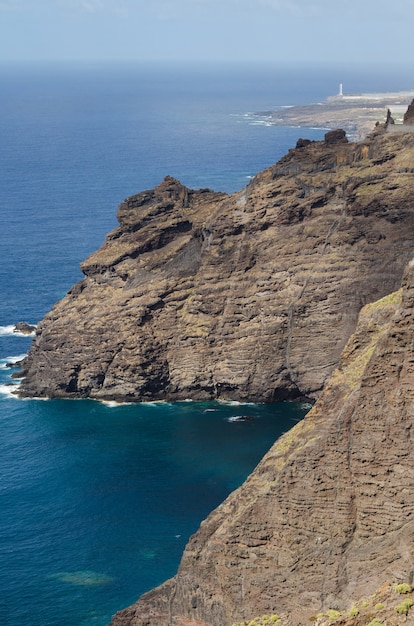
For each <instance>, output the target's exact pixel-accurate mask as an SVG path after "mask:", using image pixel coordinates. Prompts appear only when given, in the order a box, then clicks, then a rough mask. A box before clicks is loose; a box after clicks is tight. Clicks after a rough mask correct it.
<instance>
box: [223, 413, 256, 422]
mask: <svg viewBox="0 0 414 626" xmlns="http://www.w3.org/2000/svg"><path fill="white" fill-rule="evenodd" d="M226 419H227V421H228V422H251V421H252V419H253V416H252V415H232V416H231V417H227V418H226Z"/></svg>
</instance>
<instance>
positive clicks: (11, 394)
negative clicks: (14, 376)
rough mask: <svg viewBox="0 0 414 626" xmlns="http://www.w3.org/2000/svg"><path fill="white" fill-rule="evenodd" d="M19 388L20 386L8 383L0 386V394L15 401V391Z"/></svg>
mask: <svg viewBox="0 0 414 626" xmlns="http://www.w3.org/2000/svg"><path fill="white" fill-rule="evenodd" d="M19 387H20V384H19V383H18V384H15V383H9V384H8V385H0V394H2V395H3V396H7V397H8V398H15V399H17V398H18V396H17V395H16V391H17V390H18V388H19Z"/></svg>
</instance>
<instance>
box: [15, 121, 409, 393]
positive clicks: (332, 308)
mask: <svg viewBox="0 0 414 626" xmlns="http://www.w3.org/2000/svg"><path fill="white" fill-rule="evenodd" d="M330 136H331V133H328V134H327V140H326V141H322V142H311V143H308V144H307V143H306V142H301V144H300V147H299V148H297V149H292V150H290V151H289V153H288V154H287V155H286V156H285V157H283V158H282V159H281V160H280V161H279V162H278V163H276V164H275V165H273V166H272V167H269V168H268V169H266V170H265V171H264V172H262V173H261V174H259V175H257V176H256V177H255V178H254V179H253V180H252V181H251V182H250V183H249V185H248V186H247V187H246V188H245V189H242V190H241V191H240V192H237V193H234V194H232V195H227V194H224V193H215V192H212V191H209V190H206V189H202V190H199V191H193V190H190V189H187V188H186V187H184V186H183V185H181V184H180V183H179V182H178V181H176V180H174V179H172V178H169V177H167V178H166V179H165V180H164V181H163V182H162V183H161V184H160V185H159V186H158V187H156V188H155V189H154V190H151V191H146V192H143V193H140V194H138V195H136V196H132V197H130V198H128V199H127V200H125V202H123V203H122V204H121V205H120V207H119V211H118V219H119V227H118V228H117V229H116V230H114V231H113V232H111V233H110V234H109V235H108V237H107V238H106V241H105V243H104V244H103V246H102V247H101V248H100V249H99V250H98V251H97V252H95V253H94V254H92V255H91V256H90V257H89V258H88V259H86V260H85V261H84V262H83V263H82V265H81V267H82V270H83V272H84V274H85V278H84V280H83V281H81V282H80V283H78V284H77V285H75V286H74V287H73V288H72V289H71V290H70V291H69V293H68V294H67V295H66V297H65V298H64V299H63V300H62V301H61V302H59V303H58V304H56V305H55V306H54V308H53V309H52V310H51V312H50V313H49V314H48V315H46V317H45V318H44V320H43V321H42V322H41V323H40V324H39V326H38V329H37V333H36V338H35V340H34V342H33V345H32V348H31V350H30V353H29V355H28V357H27V358H26V359H25V361H24V363H23V367H22V372H21V374H20V375H22V376H23V377H24V379H23V382H22V384H21V387H20V393H21V395H23V396H51V397H73V398H84V397H93V398H99V399H107V400H109V399H115V400H129V401H139V400H154V399H168V400H179V399H185V398H192V399H198V400H204V399H210V398H225V399H238V400H246V399H248V400H256V401H273V400H281V399H286V398H290V399H294V398H300V397H310V398H315V397H316V396H317V395H318V393H319V392H320V390H321V389H322V387H323V385H324V383H325V382H326V380H327V379H328V377H329V375H330V374H331V372H332V370H333V368H334V367H335V365H336V364H337V362H338V359H339V356H340V354H341V350H342V348H343V346H344V345H345V343H346V341H347V339H348V337H349V336H350V334H351V332H352V331H353V330H354V328H355V324H356V320H357V317H358V312H359V310H360V308H361V307H362V306H363V305H364V304H366V303H367V302H370V301H373V300H376V299H377V298H379V297H381V296H382V295H384V294H386V293H389V292H390V291H392V290H394V289H396V288H397V287H398V285H399V283H400V280H401V276H402V272H403V268H404V266H405V265H406V263H407V262H408V260H409V258H410V255H411V254H412V249H413V246H414V209H413V203H412V184H413V178H412V176H413V173H412V168H410V167H407V163H411V164H412V163H413V162H414V137H413V135H412V134H411V133H408V132H407V133H398V134H395V135H393V134H386V133H385V132H382V133H380V132H379V133H376V134H373V135H372V136H370V137H369V138H368V139H367V140H365V141H364V142H362V143H358V144H352V143H346V142H345V141H344V139H345V138H344V134H343V131H338V133H336V134H335V133H334V134H333V135H332V137H333V138H336V139H335V141H334V142H333V143H332V142H331V141H330V139H329V137H330Z"/></svg>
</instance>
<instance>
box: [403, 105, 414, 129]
mask: <svg viewBox="0 0 414 626" xmlns="http://www.w3.org/2000/svg"><path fill="white" fill-rule="evenodd" d="M404 124H409V125H412V124H414V100H413V101H412V102H411V104H410V105H409V107H408V109H407V111H406V112H405V114H404Z"/></svg>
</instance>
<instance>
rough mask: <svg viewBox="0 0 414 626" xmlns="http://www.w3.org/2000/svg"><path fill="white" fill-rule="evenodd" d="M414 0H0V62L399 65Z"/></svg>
mask: <svg viewBox="0 0 414 626" xmlns="http://www.w3.org/2000/svg"><path fill="white" fill-rule="evenodd" d="M413 24H414V0H392V2H389V0H0V60H22V59H33V60H37V59H42V60H44V59H46V60H48V59H56V60H60V59H73V60H75V59H76V60H101V59H102V60H103V59H105V60H108V59H113V60H118V59H129V60H147V59H154V60H164V59H168V60H175V59H194V60H229V61H230V60H252V61H256V60H267V61H282V62H285V61H287V60H293V61H297V60H299V61H304V60H308V61H319V60H330V61H351V62H354V61H360V60H361V61H374V62H385V61H391V62H392V63H400V62H401V61H402V60H404V59H408V60H409V59H411V56H412V46H411V42H412V28H413Z"/></svg>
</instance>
